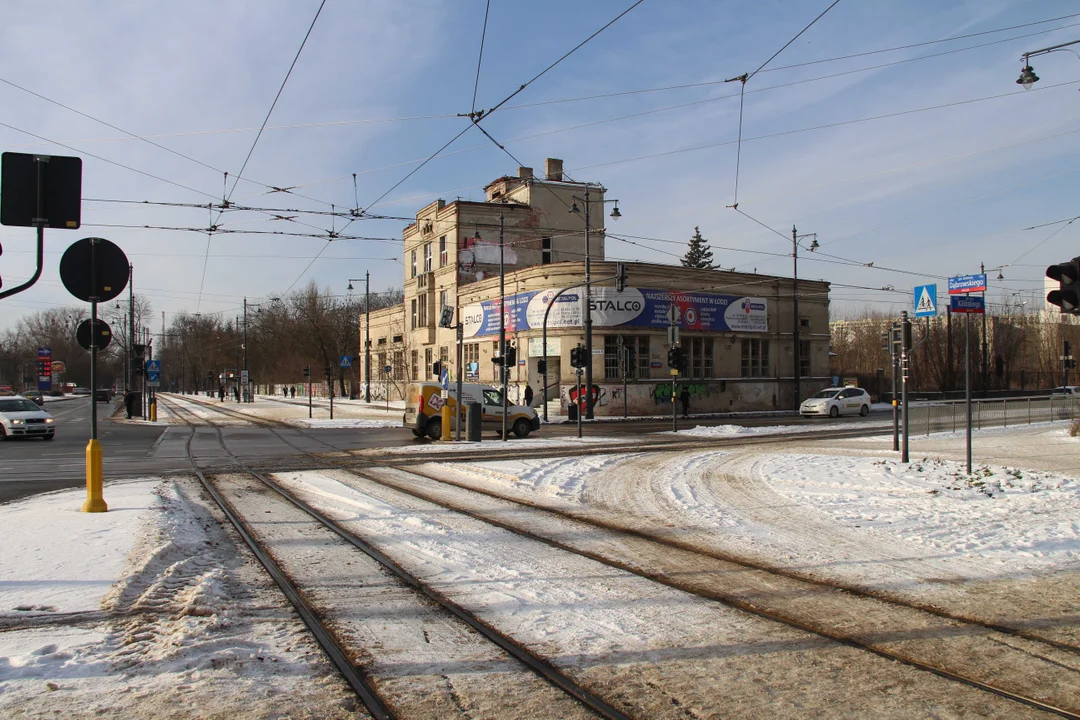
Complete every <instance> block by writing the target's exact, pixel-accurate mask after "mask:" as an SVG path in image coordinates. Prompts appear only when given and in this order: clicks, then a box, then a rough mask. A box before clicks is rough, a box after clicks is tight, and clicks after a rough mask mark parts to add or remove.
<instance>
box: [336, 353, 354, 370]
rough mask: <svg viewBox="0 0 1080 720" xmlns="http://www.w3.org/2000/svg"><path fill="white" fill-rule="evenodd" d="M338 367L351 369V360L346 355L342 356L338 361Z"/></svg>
mask: <svg viewBox="0 0 1080 720" xmlns="http://www.w3.org/2000/svg"><path fill="white" fill-rule="evenodd" d="M338 365H340V366H341V367H342V368H351V367H352V358H351V357H349V356H348V355H342V356H341V359H340V360H338Z"/></svg>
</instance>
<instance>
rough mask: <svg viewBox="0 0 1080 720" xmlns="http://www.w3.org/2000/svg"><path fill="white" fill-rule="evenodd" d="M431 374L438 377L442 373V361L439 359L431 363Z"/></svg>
mask: <svg viewBox="0 0 1080 720" xmlns="http://www.w3.org/2000/svg"><path fill="white" fill-rule="evenodd" d="M431 374H432V375H434V376H435V377H440V376H441V375H442V361H441V360H436V361H435V362H433V363H431Z"/></svg>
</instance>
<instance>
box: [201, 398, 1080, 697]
mask: <svg viewBox="0 0 1080 720" xmlns="http://www.w3.org/2000/svg"><path fill="white" fill-rule="evenodd" d="M223 414H226V415H228V414H229V413H223ZM265 426H267V427H269V428H270V429H271V430H272V431H273V430H274V422H272V421H271V422H267V423H265ZM287 427H289V428H291V429H295V428H293V426H287ZM815 436H816V437H819V438H820V437H821V433H820V432H818V433H815ZM279 437H280V436H279ZM282 439H283V440H284V438H282ZM802 439H805V438H802ZM740 440H742V441H743V442H740V443H739V444H743V443H747V444H758V443H761V442H763V441H768V442H776V441H777V440H780V441H781V442H782V441H784V440H788V441H790V439H789V438H788V437H783V436H782V437H775V436H771V437H769V438H767V439H765V438H761V437H756V438H754V439H753V440H751V439H740ZM754 441H756V442H754ZM286 442H287V440H286ZM290 444H292V443H290ZM688 445H691V446H692V447H682V448H680V449H683V450H687V449H693V446H697V445H699V443H688ZM723 445H729V444H728V443H723V444H721V443H717V442H716V441H712V442H710V443H708V447H709V449H714V450H715V449H717V448H718V446H723ZM293 446H294V447H297V446H295V445H293ZM297 449H298V450H299V448H298V447H297ZM643 449H644V450H649V449H651V448H648V447H647V446H646V447H643V446H642V445H641V444H636V445H635V446H634V450H635V451H636V452H641V451H643ZM338 450H340V449H338ZM589 450H590V451H592V452H590V453H589V454H592V453H611V452H613V451H614V452H617V450H616V449H614V448H612V447H611V446H604V447H599V448H589ZM301 452H303V451H302V450H301ZM559 454H560V455H566V454H568V453H566V452H560V453H559ZM319 457H320V459H323V460H326V459H329V458H327V457H325V456H319ZM498 457H505V456H504V455H501V454H500V455H499V456H498ZM436 459H438V460H446V459H448V458H445V457H442V456H440V457H439V458H432V457H427V458H424V460H423V461H424V462H431V461H433V460H436ZM461 459H463V460H465V459H468V460H472V461H478V460H484V459H487V458H486V457H483V456H477V455H476V454H473V453H470V454H468V455H467V456H466V457H463V458H461ZM333 464H334V466H335V468H336V469H338V470H343V471H345V472H347V473H350V474H352V475H353V476H355V477H358V478H361V479H363V480H366V481H368V482H374V483H377V484H379V485H382V486H385V487H389V488H392V489H394V490H396V491H399V492H404V493H406V494H409V495H412V496H414V497H417V498H420V499H423V500H425V501H427V502H431V503H434V504H436V505H438V506H440V507H442V508H444V509H447V510H450V511H453V512H457V513H462V514H465V515H468V516H470V517H473V518H475V519H477V520H480V521H482V522H485V523H489V524H492V525H495V526H498V527H500V528H503V529H505V530H508V531H510V532H514V533H517V534H520V535H524V536H526V537H529V538H530V539H533V540H537V541H539V542H543V543H545V544H548V545H550V546H553V547H557V548H559V549H561V550H565V551H568V552H573V553H576V554H579V555H582V556H584V557H588V558H589V559H592V560H595V561H598V562H601V563H604V564H606V565H609V566H611V567H615V568H618V569H620V570H624V571H627V572H631V573H634V574H636V575H638V576H641V577H644V578H647V579H649V580H653V581H655V582H658V583H661V584H664V585H667V586H669V587H672V588H676V589H679V590H683V591H686V592H689V593H692V594H694V595H697V596H699V597H702V598H705V599H709V600H714V601H717V602H721V603H723V604H725V605H727V606H729V607H732V608H735V609H738V610H741V611H744V612H747V613H750V614H753V615H756V616H758V617H762V618H765V619H768V620H771V621H774V622H779V623H782V624H785V625H787V626H789V627H793V628H797V629H800V630H803V631H805V632H809V633H813V634H815V635H818V636H820V637H823V638H827V639H829V640H832V641H835V642H839V643H842V644H845V645H848V646H851V647H856V648H859V649H861V650H864V651H866V652H869V653H872V654H874V655H878V656H880V657H884V658H887V659H890V660H894V661H897V662H901V663H903V664H905V665H908V666H910V667H914V668H917V669H919V670H922V671H925V672H928V673H932V674H934V675H937V676H939V677H942V678H946V679H948V680H951V681H954V682H958V683H961V684H964V685H966V686H968V687H972V688H975V689H978V690H981V691H983V692H987V693H991V694H994V695H997V696H999V697H1002V698H1005V699H1008V700H1011V701H1013V702H1016V703H1020V704H1022V705H1026V706H1028V707H1031V708H1035V709H1038V710H1041V711H1044V712H1048V713H1051V714H1054V715H1057V716H1060V717H1067V718H1080V707H1078V706H1077V704H1078V700H1077V699H1078V698H1080V692H1077V687H1078V685H1077V676H1078V675H1080V665H1078V663H1077V660H1076V655H1077V653H1080V648H1077V647H1075V646H1073V645H1070V644H1068V643H1061V642H1057V641H1054V640H1052V639H1050V638H1046V637H1043V636H1041V635H1039V634H1037V633H1031V632H1029V631H1026V630H1024V629H1023V628H1017V627H1012V626H1007V625H1002V624H1000V623H991V622H984V621H981V620H979V619H977V618H971V617H966V616H962V615H958V614H954V613H950V612H948V610H946V609H942V608H938V607H935V606H931V605H926V604H921V603H917V602H911V601H905V600H901V599H898V598H896V597H892V596H890V595H889V594H886V593H881V592H877V591H872V590H867V589H865V588H858V587H850V586H847V585H844V584H841V583H836V582H831V581H827V580H821V579H820V578H808V577H805V576H803V575H802V574H800V573H796V572H792V571H790V570H785V569H783V568H778V567H771V566H769V565H767V564H764V563H760V562H754V561H750V560H747V559H746V558H740V557H734V556H731V555H728V554H725V553H719V552H716V551H715V550H709V549H704V548H701V547H697V546H694V545H692V544H689V543H685V542H682V541H679V540H676V539H672V538H666V537H661V536H659V535H657V534H656V533H652V532H648V531H642V530H639V529H636V528H633V527H630V526H628V525H626V524H623V523H617V522H612V521H610V520H603V519H599V518H597V517H595V516H589V515H588V514H587V513H584V512H576V513H571V512H568V511H565V510H560V509H557V508H553V507H551V506H550V505H547V504H543V503H537V502H530V501H527V500H523V499H522V498H519V497H512V496H509V495H507V494H504V493H497V492H494V491H491V490H490V489H486V488H481V487H477V486H475V485H472V484H469V483H462V482H460V481H454V480H452V479H449V478H446V477H440V476H435V475H432V474H430V473H425V472H423V471H419V470H417V469H415V468H411V467H408V466H406V465H404V464H401V463H394V462H393V460H392V458H383V462H382V463H380V465H381V466H382V467H383V468H385V470H382V471H380V470H379V469H378V468H370V467H369V468H360V467H356V466H355V465H354V464H352V463H347V464H342V463H338V462H334V463H333ZM388 473H393V474H397V476H396V477H395V476H394V475H392V474H391V475H388ZM402 475H404V476H406V477H409V476H411V477H412V478H419V479H420V481H422V483H421V484H420V485H418V483H417V482H416V481H412V482H409V481H407V480H404V481H403V479H402V477H401V476H402ZM423 483H427V486H426V487H424V486H421V485H422V484H423ZM432 483H435V484H438V485H440V486H442V487H444V488H445V487H449V488H453V489H454V492H457V493H459V496H458V497H456V498H449V497H447V493H446V492H445V491H438V490H435V489H433V488H432V486H431V484H432ZM451 494H452V493H451ZM461 494H469V495H473V496H483V497H484V498H486V499H488V500H491V501H495V502H497V503H504V504H505V503H509V504H512V505H513V506H514V507H516V508H528V509H529V510H530V511H532V512H534V513H538V514H540V515H543V516H546V517H549V518H558V519H559V521H561V522H570V523H574V524H577V525H578V526H585V527H586V528H587V529H588V530H589V531H592V533H593V534H595V532H596V531H598V530H599V531H603V532H605V533H610V534H612V535H613V536H614V537H615V538H617V539H618V540H619V542H620V543H621V544H626V543H630V544H631V545H632V546H633V552H627V553H625V554H624V555H623V556H621V557H615V556H613V555H612V553H610V552H609V551H604V552H601V551H596V550H593V549H590V548H588V547H582V546H581V545H580V543H576V544H575V543H571V542H566V541H563V540H559V539H557V538H556V537H553V536H552V534H551V533H546V532H544V531H543V530H530V529H527V528H523V527H522V526H521V522H520V519H519V518H518V517H517V515H515V519H516V522H514V523H508V522H506V521H504V520H502V519H501V518H500V517H499V515H500V514H501V515H502V516H503V517H505V516H506V513H505V512H504V513H499V512H498V511H497V509H496V510H488V511H484V510H479V509H477V507H476V503H475V501H467V500H463V499H462V497H461V496H460V495H461ZM504 509H505V508H504ZM541 524H542V523H541ZM574 534H575V533H573V532H566V531H565V529H564V531H563V532H562V533H561V535H563V536H566V537H570V536H573V535H574ZM577 534H578V535H582V533H577ZM673 554H675V555H673ZM665 556H666V559H665ZM673 556H675V557H677V558H678V560H679V562H681V563H682V565H681V566H680V565H679V563H673V562H672V560H671V558H672V557H673ZM643 558H649V561H648V562H643ZM688 568H690V571H689V572H690V574H692V575H694V576H701V577H720V578H723V577H730V576H733V575H736V576H738V577H739V584H741V585H743V587H741V588H739V589H732V588H724V587H722V586H720V587H718V586H717V585H715V584H710V583H700V582H692V581H690V580H688V579H687V574H688ZM748 574H750V575H755V576H757V577H756V578H755V579H756V581H757V582H758V589H756V590H755V589H750V590H748V589H747V588H746V583H747V577H748ZM778 582H779V583H781V584H783V583H787V584H788V585H787V586H785V587H777V583H778ZM788 596H793V597H795V596H813V597H814V598H815V599H816V600H819V601H820V600H822V598H824V599H826V600H828V601H829V603H827V610H828V612H827V613H826V614H827V615H828V617H827V618H823V617H821V614H819V616H818V617H814V616H809V617H808V616H807V614H806V612H805V608H799V607H797V606H798V603H795V604H794V605H788V606H786V607H785V606H784V603H783V602H781V603H780V604H779V605H777V604H776V603H771V604H770V602H769V599H770V598H776V597H780V598H783V597H788ZM837 603H839V605H838V604H837ZM879 605H883V606H884V607H885V608H887V609H888V611H889V612H891V613H893V614H896V613H901V614H904V617H901V618H896V617H894V618H893V622H892V623H891V625H892V626H893V628H895V627H902V628H907V629H906V630H905V631H903V632H900V633H897V632H895V631H894V630H893V629H890V628H888V627H885V628H883V627H877V628H874V627H867V626H866V625H865V624H860V622H859V619H860V618H863V617H876V618H880V616H881V607H877V606H879ZM942 645H952V648H945V649H944V650H943V648H942ZM973 650H974V651H975V654H974V655H973V654H972V651H973ZM980 651H982V652H983V653H985V657H987V658H988V660H987V664H986V666H985V667H981V668H980V667H978V666H979V664H980V663H979V662H978V661H977V658H978V657H979V653H980ZM935 655H936V656H937V657H936V660H935V659H934V656H935ZM991 657H992V662H991V661H990V659H989V658H991ZM1010 663H1011V664H1012V665H1010ZM1016 666H1024V670H1023V671H1022V672H1020V673H1019V674H1017V673H1015V672H1013V677H1012V678H1009V677H1007V676H1008V675H1009V673H1010V672H1011V671H1013V670H1015V667H1016ZM980 675H981V677H980ZM1003 677H1004V678H1005V681H1004V682H1003V681H1002V678H1003ZM995 678H996V680H995ZM1047 698H1052V699H1051V700H1049V701H1048V700H1047Z"/></svg>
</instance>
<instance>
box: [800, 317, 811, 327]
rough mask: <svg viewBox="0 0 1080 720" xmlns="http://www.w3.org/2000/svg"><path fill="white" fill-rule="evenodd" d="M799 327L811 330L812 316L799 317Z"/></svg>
mask: <svg viewBox="0 0 1080 720" xmlns="http://www.w3.org/2000/svg"><path fill="white" fill-rule="evenodd" d="M799 328H800V329H801V330H809V329H810V318H808V317H801V318H799Z"/></svg>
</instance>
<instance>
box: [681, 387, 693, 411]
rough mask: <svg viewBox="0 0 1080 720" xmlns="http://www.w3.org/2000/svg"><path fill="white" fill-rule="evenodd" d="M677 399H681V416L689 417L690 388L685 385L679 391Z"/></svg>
mask: <svg viewBox="0 0 1080 720" xmlns="http://www.w3.org/2000/svg"><path fill="white" fill-rule="evenodd" d="M679 400H680V401H682V416H683V417H690V389H689V388H687V387H686V386H685V385H684V386H683V389H682V392H681V393H679Z"/></svg>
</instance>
